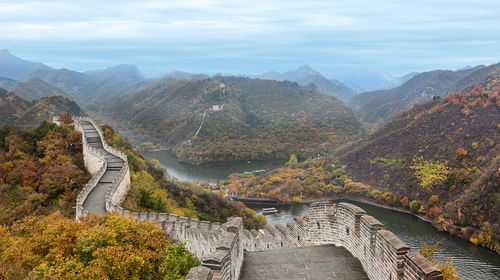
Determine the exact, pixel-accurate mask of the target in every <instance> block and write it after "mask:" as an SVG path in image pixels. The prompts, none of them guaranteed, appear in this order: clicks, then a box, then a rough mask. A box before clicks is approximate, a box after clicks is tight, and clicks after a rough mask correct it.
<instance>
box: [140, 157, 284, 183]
mask: <svg viewBox="0 0 500 280" xmlns="http://www.w3.org/2000/svg"><path fill="white" fill-rule="evenodd" d="M141 153H142V154H143V155H144V156H145V157H146V158H147V159H148V160H151V159H153V158H154V159H157V160H158V161H159V162H160V164H161V166H162V167H163V168H165V169H166V170H167V172H168V174H169V175H170V176H173V177H176V178H177V179H179V180H181V181H190V182H201V181H207V182H210V183H212V184H216V183H217V182H219V181H220V180H224V179H227V177H229V175H231V174H233V173H243V172H245V171H253V170H260V169H272V168H279V167H282V166H283V164H284V163H285V162H286V160H263V161H251V162H247V161H240V162H229V163H228V162H223V163H206V164H200V165H193V164H189V163H183V162H179V161H177V158H176V157H175V155H174V154H172V153H171V152H169V151H158V152H141Z"/></svg>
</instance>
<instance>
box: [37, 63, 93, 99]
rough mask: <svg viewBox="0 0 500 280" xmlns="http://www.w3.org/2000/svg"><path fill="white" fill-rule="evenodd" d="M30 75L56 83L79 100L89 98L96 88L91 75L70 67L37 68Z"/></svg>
mask: <svg viewBox="0 0 500 280" xmlns="http://www.w3.org/2000/svg"><path fill="white" fill-rule="evenodd" d="M29 77H30V78H39V79H41V80H43V81H45V82H47V83H49V84H51V85H54V86H56V87H58V88H60V89H62V90H64V91H65V92H67V93H68V94H69V95H70V96H71V97H73V98H74V99H76V100H78V101H84V100H88V98H89V97H88V94H90V93H91V92H92V91H93V89H94V88H95V86H94V84H93V82H92V80H91V78H90V77H89V76H87V75H85V74H84V73H81V72H77V71H73V70H69V69H57V70H53V69H51V70H37V71H34V72H32V73H31V74H30V75H29Z"/></svg>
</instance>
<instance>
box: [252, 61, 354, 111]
mask: <svg viewBox="0 0 500 280" xmlns="http://www.w3.org/2000/svg"><path fill="white" fill-rule="evenodd" d="M258 78H261V79H269V80H276V81H291V82H296V83H298V84H299V85H302V86H307V85H309V84H311V83H313V84H315V85H316V87H317V88H318V89H319V90H320V91H321V92H323V93H325V94H327V95H332V96H335V97H337V98H338V99H340V100H342V101H344V102H345V101H347V100H349V98H351V97H352V96H353V95H354V91H353V90H352V89H350V88H349V87H347V86H346V85H344V84H343V83H341V82H339V81H337V80H330V79H327V78H326V77H325V76H323V75H322V74H321V73H319V72H318V71H315V70H314V69H312V68H311V67H310V66H308V65H302V66H300V67H298V68H297V69H296V70H291V71H287V72H284V73H279V72H275V71H271V72H266V73H263V74H261V75H259V76H258Z"/></svg>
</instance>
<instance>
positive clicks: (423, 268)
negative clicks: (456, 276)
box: [406, 252, 443, 279]
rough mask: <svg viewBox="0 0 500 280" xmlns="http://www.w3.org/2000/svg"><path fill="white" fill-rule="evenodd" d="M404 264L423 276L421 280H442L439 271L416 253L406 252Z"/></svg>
mask: <svg viewBox="0 0 500 280" xmlns="http://www.w3.org/2000/svg"><path fill="white" fill-rule="evenodd" d="M406 264H407V265H409V266H411V267H412V268H414V269H415V270H416V271H417V273H419V275H421V276H423V277H424V278H422V279H443V278H442V274H441V271H440V270H439V269H438V268H437V267H436V266H435V265H433V264H432V263H431V262H430V261H429V260H427V259H426V258H424V256H422V255H421V254H419V253H418V252H408V253H407V254H406ZM439 277H440V278H439Z"/></svg>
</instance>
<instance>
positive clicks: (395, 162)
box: [370, 156, 405, 169]
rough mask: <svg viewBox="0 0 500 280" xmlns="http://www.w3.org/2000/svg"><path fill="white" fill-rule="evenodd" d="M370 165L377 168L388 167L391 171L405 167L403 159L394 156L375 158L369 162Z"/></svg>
mask: <svg viewBox="0 0 500 280" xmlns="http://www.w3.org/2000/svg"><path fill="white" fill-rule="evenodd" d="M370 163H371V164H376V165H378V166H379V167H389V168H391V169H400V168H403V167H405V159H404V158H398V157H394V156H388V157H376V158H373V159H371V160H370Z"/></svg>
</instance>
